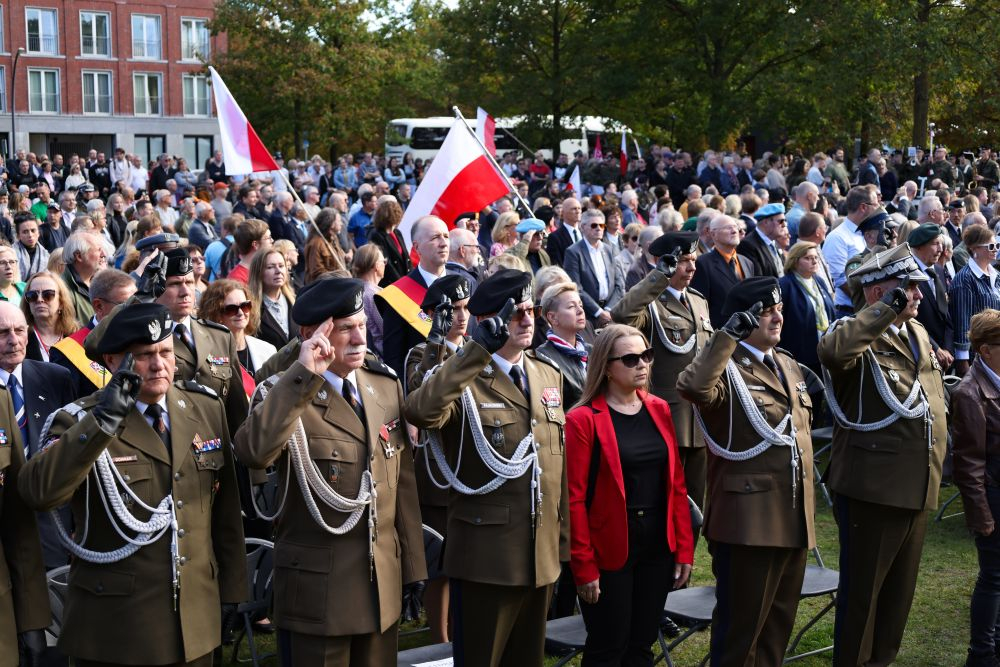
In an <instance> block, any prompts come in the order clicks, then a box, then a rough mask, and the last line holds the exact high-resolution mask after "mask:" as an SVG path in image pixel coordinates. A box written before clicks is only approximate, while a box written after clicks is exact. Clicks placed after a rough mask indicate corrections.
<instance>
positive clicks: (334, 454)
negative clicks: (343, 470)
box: [333, 450, 340, 459]
mask: <svg viewBox="0 0 1000 667" xmlns="http://www.w3.org/2000/svg"><path fill="white" fill-rule="evenodd" d="M333 458H335V459H339V458H340V452H338V451H336V450H334V452H333Z"/></svg>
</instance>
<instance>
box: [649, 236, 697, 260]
mask: <svg viewBox="0 0 1000 667" xmlns="http://www.w3.org/2000/svg"><path fill="white" fill-rule="evenodd" d="M677 248H680V254H681V255H693V254H695V253H696V252H697V251H698V234H697V233H695V232H667V233H666V234H664V235H663V236H660V237H659V238H657V239H656V240H655V241H653V242H652V243H650V244H649V254H650V255H652V256H653V257H662V256H663V255H669V254H670V253H672V252H673V251H674V250H675V249H677Z"/></svg>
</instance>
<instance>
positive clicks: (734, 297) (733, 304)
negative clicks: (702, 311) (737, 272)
mask: <svg viewBox="0 0 1000 667" xmlns="http://www.w3.org/2000/svg"><path fill="white" fill-rule="evenodd" d="M758 301H760V303H761V304H762V305H763V306H764V308H770V307H771V306H773V305H775V304H777V303H781V288H780V287H778V279H777V278H775V277H774V276H754V277H753V278H747V279H746V280H744V281H742V282H741V283H739V284H738V285H737V286H736V287H735V288H733V289H731V290H729V294H728V295H726V302H725V304H723V306H722V316H723V317H724V318H727V319H728V318H729V316H730V315H732V314H733V313H738V312H740V311H743V310H749V309H750V308H751V307H753V305H754V304H755V303H757V302H758Z"/></svg>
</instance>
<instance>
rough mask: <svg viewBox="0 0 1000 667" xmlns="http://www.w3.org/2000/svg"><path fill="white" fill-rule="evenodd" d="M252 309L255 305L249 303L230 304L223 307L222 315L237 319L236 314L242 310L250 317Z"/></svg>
mask: <svg viewBox="0 0 1000 667" xmlns="http://www.w3.org/2000/svg"><path fill="white" fill-rule="evenodd" d="M252 307H253V304H252V303H250V302H249V301H244V302H243V303H230V304H228V305H225V306H223V307H222V314H223V315H225V316H226V317H236V314H237V313H238V312H240V311H241V310H242V311H243V314H244V315H249V314H250V308H252Z"/></svg>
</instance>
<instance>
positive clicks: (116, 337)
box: [97, 303, 174, 354]
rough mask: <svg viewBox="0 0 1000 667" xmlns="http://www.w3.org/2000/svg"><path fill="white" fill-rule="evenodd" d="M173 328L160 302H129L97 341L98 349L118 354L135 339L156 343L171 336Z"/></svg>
mask: <svg viewBox="0 0 1000 667" xmlns="http://www.w3.org/2000/svg"><path fill="white" fill-rule="evenodd" d="M173 331H174V323H173V321H172V320H171V319H170V311H168V310H167V309H166V308H164V307H163V306H161V305H160V304H158V303H133V304H129V305H127V306H125V307H123V308H122V309H121V310H119V311H118V312H117V313H116V314H115V319H114V326H112V327H108V328H107V329H106V330H105V331H104V335H103V336H101V340H99V341H98V342H97V353H98V354H117V353H118V352H124V351H126V350H127V349H128V348H129V347H131V346H132V345H135V344H137V343H139V344H144V345H152V344H153V343H159V342H160V341H161V340H166V339H167V338H170V334H172V333H173Z"/></svg>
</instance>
